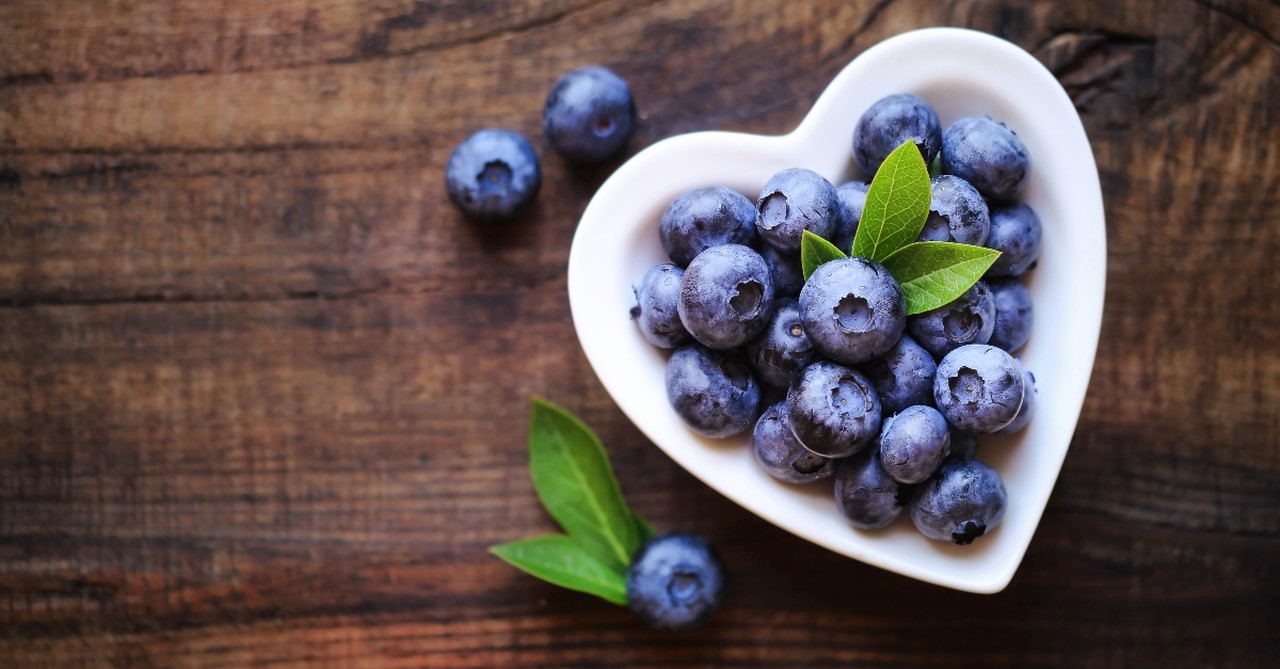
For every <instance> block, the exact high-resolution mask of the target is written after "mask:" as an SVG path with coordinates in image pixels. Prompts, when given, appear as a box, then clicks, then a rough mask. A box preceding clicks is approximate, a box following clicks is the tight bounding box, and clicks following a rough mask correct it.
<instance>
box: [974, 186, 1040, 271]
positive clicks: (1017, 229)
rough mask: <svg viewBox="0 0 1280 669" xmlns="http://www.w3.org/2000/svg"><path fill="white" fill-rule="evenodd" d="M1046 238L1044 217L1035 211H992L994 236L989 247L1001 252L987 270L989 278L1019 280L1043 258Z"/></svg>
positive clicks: (1015, 207)
mask: <svg viewBox="0 0 1280 669" xmlns="http://www.w3.org/2000/svg"><path fill="white" fill-rule="evenodd" d="M1042 234H1043V229H1042V228H1041V225H1040V217H1039V216H1036V212H1035V211H1034V210H1032V209H1031V207H1028V206H1027V205H1025V204H1018V205H1004V206H996V207H992V209H991V233H990V234H989V235H987V241H986V243H985V246H987V247H988V248H993V249H995V250H997V251H999V252H1000V257H999V258H996V261H995V262H994V263H992V264H991V267H990V268H988V269H987V276H988V277H997V276H1019V275H1021V274H1022V273H1023V272H1025V271H1027V269H1028V268H1030V267H1031V263H1034V262H1035V261H1036V258H1037V257H1038V256H1039V255H1040V237H1041V236H1042Z"/></svg>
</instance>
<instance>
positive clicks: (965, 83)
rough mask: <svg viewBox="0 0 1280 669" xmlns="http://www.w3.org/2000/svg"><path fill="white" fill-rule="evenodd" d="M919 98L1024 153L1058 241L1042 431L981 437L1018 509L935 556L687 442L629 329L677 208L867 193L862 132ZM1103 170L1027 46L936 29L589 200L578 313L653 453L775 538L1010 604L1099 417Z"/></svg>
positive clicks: (732, 457) (1050, 252)
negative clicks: (1076, 452) (1020, 570)
mask: <svg viewBox="0 0 1280 669" xmlns="http://www.w3.org/2000/svg"><path fill="white" fill-rule="evenodd" d="M901 91H908V92H912V93H916V94H918V95H921V96H922V97H924V98H925V99H926V100H928V101H929V102H930V103H931V104H933V106H934V107H935V109H937V111H938V114H939V115H940V116H941V118H942V122H943V126H944V127H945V126H946V125H947V124H949V123H951V122H952V121H954V120H956V119H958V118H961V117H964V116H974V115H982V114H986V115H989V116H991V117H992V118H995V119H996V120H1000V121H1004V122H1005V123H1007V124H1008V125H1009V127H1010V128H1012V129H1013V130H1014V131H1015V132H1017V134H1018V136H1019V137H1020V138H1022V140H1023V141H1024V143H1025V144H1026V145H1027V148H1028V150H1029V152H1030V154H1031V159H1032V169H1031V173H1030V175H1029V180H1028V183H1027V185H1026V187H1025V190H1024V192H1023V196H1022V198H1021V199H1022V201H1024V202H1026V203H1028V204H1030V205H1031V207H1032V208H1033V209H1035V211H1036V212H1037V213H1038V214H1039V216H1040V218H1041V221H1042V223H1043V225H1044V240H1043V244H1042V251H1041V255H1040V258H1039V261H1038V263H1037V265H1036V267H1035V269H1034V270H1033V271H1032V272H1030V273H1029V275H1028V276H1027V277H1026V282H1027V285H1028V287H1029V288H1030V289H1031V293H1032V296H1033V298H1034V304H1035V322H1034V325H1033V328H1032V334H1031V340H1030V342H1029V343H1028V344H1027V346H1026V347H1025V349H1024V350H1023V351H1022V352H1021V357H1022V360H1023V362H1024V364H1025V365H1026V366H1027V368H1028V369H1030V370H1031V371H1032V372H1033V373H1034V374H1035V376H1036V379H1037V389H1038V398H1037V405H1036V414H1035V417H1034V418H1033V420H1032V421H1031V423H1030V425H1028V427H1027V428H1026V429H1024V430H1023V431H1022V432H1020V433H1019V434H1017V435H1012V436H987V437H983V438H980V440H979V443H980V444H981V446H980V448H979V451H978V459H980V460H982V461H984V462H986V463H987V464H989V465H991V466H993V467H995V468H996V470H997V471H999V472H1000V474H1001V476H1002V477H1003V478H1004V481H1005V484H1006V487H1007V488H1008V492H1009V508H1008V513H1007V515H1006V517H1005V520H1004V523H1003V524H1002V525H1001V526H1000V527H999V528H997V529H996V530H994V531H993V532H992V533H990V534H989V535H988V536H985V537H983V538H982V539H980V540H979V541H976V542H974V543H973V544H972V545H970V546H954V545H949V544H945V543H941V542H935V541H930V540H928V539H926V538H924V537H923V536H922V535H920V534H919V533H918V532H917V531H916V530H915V528H914V527H912V526H911V521H910V519H909V518H907V515H906V514H903V517H901V518H900V519H899V520H898V521H897V522H895V523H894V524H893V525H892V526H890V527H889V528H887V529H885V530H881V531H878V532H863V531H859V530H855V529H852V528H851V527H849V526H848V524H847V523H846V522H845V520H844V518H843V517H842V516H841V515H840V513H839V511H838V510H837V509H836V507H835V503H834V501H833V495H832V487H831V483H830V482H829V481H828V482H821V483H818V484H813V485H809V486H792V485H788V484H784V483H780V482H778V481H775V480H774V479H772V478H770V477H769V476H768V475H767V474H765V473H764V472H763V470H762V469H761V468H760V467H759V466H758V465H757V464H756V463H755V461H754V458H753V457H752V455H751V448H750V435H749V434H744V435H741V436H738V437H734V438H730V439H725V440H712V439H705V438H702V437H699V436H698V435H696V434H695V433H693V432H692V431H690V430H688V429H687V428H686V427H685V426H684V425H683V423H682V422H681V421H680V419H679V417H678V416H676V414H675V413H674V412H673V411H672V410H671V408H670V406H669V405H668V403H667V399H666V390H665V365H666V359H667V356H668V354H669V352H668V351H664V350H660V349H657V348H654V347H653V346H651V345H649V344H648V343H647V342H646V341H645V340H644V338H643V337H641V336H640V334H639V332H638V330H637V329H636V327H635V325H634V323H632V322H631V321H630V318H629V316H628V310H629V309H630V308H631V306H632V305H633V304H634V295H633V292H632V286H633V285H634V284H635V283H636V282H638V281H639V279H640V277H641V276H643V275H644V273H645V271H646V270H647V269H649V268H650V267H652V266H653V265H655V264H657V263H660V262H666V261H667V260H668V259H667V258H666V255H665V253H664V252H663V250H662V246H661V243H660V242H659V239H658V232H657V227H658V219H659V218H660V216H661V214H662V212H663V210H664V209H665V208H666V206H667V204H669V203H670V202H671V201H672V200H673V199H675V198H676V197H677V196H679V195H680V194H682V193H684V192H687V191H689V190H692V189H694V188H699V187H703V186H712V185H726V186H729V187H731V188H734V189H736V190H738V191H740V192H742V193H744V194H745V195H747V196H748V197H750V198H752V199H753V200H754V199H755V197H756V196H757V195H758V194H759V191H760V188H761V187H762V186H763V185H764V183H765V182H766V181H767V180H768V179H769V177H770V176H772V175H773V174H774V173H776V172H777V171H779V170H781V169H784V168H787V167H806V168H809V169H812V170H815V171H817V172H819V173H820V174H823V175H824V176H826V177H827V178H828V179H831V180H832V181H833V182H834V183H836V184H839V183H842V182H844V181H847V180H848V179H850V178H852V177H855V176H858V175H857V174H856V172H855V170H856V168H855V167H854V166H853V163H852V160H851V159H850V148H851V138H852V136H853V126H854V124H855V123H856V122H857V119H858V117H859V116H860V115H861V113H862V111H863V110H865V109H866V108H867V107H868V106H870V105H871V104H872V103H873V102H875V101H876V100H878V99H879V98H881V97H883V96H885V95H888V94H891V93H896V92H901ZM1104 225H1105V224H1104V219H1103V208H1102V196H1101V191H1100V188H1099V184H1098V175H1097V168H1096V166H1095V164H1094V160H1093V154H1092V152H1091V150H1090V147H1089V143H1088V139H1087V138H1086V136H1085V133H1084V128H1083V126H1082V124H1081V122H1080V118H1079V116H1078V115H1077V113H1076V111H1075V108H1074V106H1073V105H1072V103H1071V100H1070V98H1069V97H1068V96H1067V95H1066V93H1065V92H1064V91H1063V90H1062V88H1061V86H1060V85H1059V84H1058V82H1057V81H1056V79H1054V77H1053V75H1052V74H1051V73H1049V72H1048V71H1047V70H1046V69H1045V68H1044V67H1043V66H1042V65H1040V63H1039V62H1038V61H1036V60H1035V59H1034V58H1033V57H1032V56H1031V55H1029V54H1028V53H1026V52H1025V51H1023V50H1021V49H1019V48H1018V47H1016V46H1014V45H1012V44H1010V43H1008V42H1005V41H1003V40H1000V39H998V38H995V37H992V36H990V35H986V34H984V33H979V32H974V31H969V30H961V29H955V28H929V29H924V30H918V31H914V32H910V33H904V34H902V35H899V36H897V37H894V38H892V39H889V40H886V41H885V42H882V43H880V44H878V45H876V46H874V47H872V48H870V49H868V50H867V51H866V52H864V53H863V54H861V55H860V56H859V57H858V58H856V59H855V60H854V61H853V62H852V63H850V64H849V65H848V66H847V67H846V68H845V69H844V70H843V71H842V72H841V73H840V74H839V75H838V76H837V77H836V78H835V80H833V82H832V83H831V85H830V86H829V87H828V88H827V90H826V91H825V92H824V93H823V94H822V96H821V97H820V98H819V99H818V101H817V102H816V103H815V104H814V107H813V109H812V111H811V112H810V113H809V114H808V116H806V118H805V119H804V121H803V122H802V123H801V124H800V126H799V127H797V128H796V129H795V130H794V131H793V132H791V133H789V134H787V135H782V136H770V137H766V136H758V135H745V134H739V133H727V132H702V133H692V134H688V135H682V136H677V137H673V138H670V139H667V140H664V141H662V142H659V143H656V144H654V145H653V146H651V147H649V148H647V149H645V150H644V151H642V152H640V153H638V154H637V155H636V156H635V157H633V158H632V159H631V160H629V161H627V163H625V164H624V165H622V166H621V167H619V169H618V170H617V171H616V172H615V173H614V174H613V175H612V176H611V177H610V178H609V179H608V180H607V181H606V182H605V183H604V184H603V185H602V186H601V187H600V189H599V191H598V192H597V194H596V195H595V197H594V198H593V199H592V200H591V202H590V204H589V205H588V207H587V209H586V211H585V212H584V214H583V217H582V220H581V222H580V223H579V227H578V230H577V233H576V234H575V237H574V240H573V246H572V249H571V252H570V258H569V298H570V306H571V309H572V313H573V320H574V325H575V328H576V329H577V332H578V337H579V339H580V341H581V343H582V346H583V350H584V351H585V353H586V355H587V358H588V360H589V361H590V363H591V365H592V367H593V369H594V370H595V371H596V373H597V375H599V377H600V379H601V382H602V383H603V384H604V386H605V388H606V389H607V390H608V391H609V393H610V394H611V395H612V396H613V398H614V400H615V401H616V402H617V404H618V406H619V407H620V408H621V409H622V410H623V411H624V412H625V413H626V414H627V416H628V417H629V418H630V419H631V420H632V421H633V422H635V424H636V425H637V426H638V427H639V428H640V429H641V431H643V432H644V433H645V435H646V436H647V437H649V438H650V439H651V440H652V441H653V442H654V444H656V445H657V446H658V447H660V448H661V449H663V451H665V452H666V453H667V454H668V455H669V456H670V457H671V458H673V459H674V460H675V461H676V462H678V463H679V464H680V465H681V466H683V467H685V468H686V469H687V470H689V471H690V472H691V473H693V474H694V475H695V476H697V477H698V478H700V479H701V480H703V481H704V482H706V483H707V484H708V485H710V486H712V487H713V488H715V489H717V490H718V491H720V492H721V493H723V494H724V495H726V496H728V497H729V498H731V499H733V500H734V501H735V502H737V503H738V504H740V505H742V506H744V507H746V508H747V509H750V510H751V511H753V512H755V513H756V514H758V515H760V516H761V517H763V518H765V519H767V520H769V521H770V522H773V523H774V524H776V525H778V526H780V527H782V528H784V529H786V530H788V531H790V532H793V533H794V534H796V535H799V536H801V537H804V538H806V539H808V540H810V541H813V542H815V543H817V544H820V545H822V546H825V547H827V548H829V549H831V550H834V551H836V552H839V553H842V554H845V555H848V556H850V557H854V558H857V559H859V560H862V561H864V562H867V563H870V564H874V565H877V566H879V567H883V568H885V569H889V570H892V571H895V572H898V573H901V574H905V575H908V576H911V577H914V578H918V579H922V580H925V581H929V582H932V583H937V584H939V585H944V586H948V587H952V588H957V589H961V590H968V591H972V592H996V591H999V590H1000V589H1002V588H1004V586H1005V585H1006V584H1007V583H1008V582H1009V579H1010V578H1012V576H1013V573H1014V571H1015V570H1016V569H1017V566H1018V564H1019V562H1021V560H1022V556H1023V554H1024V553H1025V551H1026V548H1027V545H1028V544H1029V543H1030V540H1031V536H1032V534H1033V533H1034V532H1035V528H1036V525H1037V523H1038V522H1039V519H1040V516H1041V513H1042V512H1043V510H1044V506H1045V504H1046V502H1047V500H1048V496H1049V493H1050V492H1051V490H1052V488H1053V485H1054V482H1055V480H1056V479H1057V476H1058V471H1059V469H1060V468H1061V466H1062V461H1063V458H1064V457H1065V455H1066V451H1067V447H1068V445H1069V444H1070V441H1071V436H1072V433H1073V432H1074V430H1075V424H1076V420H1077V418H1078V416H1079V412H1080V407H1081V404H1082V403H1083V400H1084V394H1085V390H1086V387H1087V385H1088V380H1089V373H1090V371H1091V369H1092V366H1093V358H1094V352H1095V350H1096V347H1097V338H1098V331H1099V326H1100V324H1101V316H1102V299H1103V288H1104V280H1105V268H1106V246H1105V229H1104Z"/></svg>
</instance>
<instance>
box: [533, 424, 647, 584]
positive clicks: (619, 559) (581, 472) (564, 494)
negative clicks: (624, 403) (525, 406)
mask: <svg viewBox="0 0 1280 669" xmlns="http://www.w3.org/2000/svg"><path fill="white" fill-rule="evenodd" d="M529 474H530V476H531V477H532V478H533V488H534V490H536V491H537V493H538V497H539V499H541V500H542V505H543V506H544V507H546V509H547V513H550V514H551V517H552V518H555V519H556V522H557V523H560V527H563V528H564V530H565V532H568V533H569V536H570V537H572V538H573V539H574V541H576V542H577V543H578V545H580V546H581V547H582V548H583V549H584V550H586V551H587V552H588V553H590V554H591V555H592V556H594V557H595V558H596V559H598V560H600V561H601V562H603V563H605V564H607V565H609V566H610V567H612V568H614V569H622V570H625V569H626V568H627V565H628V564H629V563H630V562H631V555H632V554H633V553H635V551H636V549H637V548H639V547H640V532H639V530H638V528H637V525H636V522H635V516H634V514H632V513H631V509H629V508H628V507H627V503H626V502H625V501H624V500H623V499H622V490H621V489H620V488H619V487H618V480H617V479H616V478H614V476H613V469H612V468H611V467H610V466H609V458H608V456H606V455H605V452H604V446H603V445H602V444H601V443H600V439H599V438H598V437H596V435H595V433H594V432H592V431H591V429H590V428H588V427H587V426H586V425H584V424H583V423H582V421H580V420H578V419H577V418H575V417H574V416H573V415H572V414H570V413H569V412H568V411H565V410H564V409H563V408H561V407H559V406H556V405H555V404H552V403H551V402H548V401H546V400H544V399H540V398H534V400H533V416H532V418H531V419H530V425H529Z"/></svg>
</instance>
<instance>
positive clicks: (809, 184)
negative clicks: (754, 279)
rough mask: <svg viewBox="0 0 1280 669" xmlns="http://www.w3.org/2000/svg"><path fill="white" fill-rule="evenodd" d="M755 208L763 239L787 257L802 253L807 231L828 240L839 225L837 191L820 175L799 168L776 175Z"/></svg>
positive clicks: (768, 183) (763, 191) (761, 193)
mask: <svg viewBox="0 0 1280 669" xmlns="http://www.w3.org/2000/svg"><path fill="white" fill-rule="evenodd" d="M756 208H757V209H759V210H760V217H759V218H758V219H756V226H757V227H758V228H759V230H760V237H761V238H762V239H764V241H765V243H766V244H770V245H772V246H773V247H774V248H776V249H778V250H779V251H782V252H783V253H786V254H788V255H797V254H799V253H800V238H801V236H802V235H803V234H804V231H805V230H808V231H809V232H812V233H813V234H815V235H818V236H819V237H823V238H827V239H829V238H830V237H831V236H832V233H834V232H835V231H836V228H837V226H839V224H840V203H839V201H838V200H837V198H836V187H835V186H832V185H831V182H830V181H827V180H826V179H825V178H823V176H822V175H821V174H818V173H817V172H812V171H810V170H806V169H801V168H798V167H796V168H791V169H785V170H782V171H781V172H778V173H777V174H775V175H773V177H772V178H770V179H769V181H768V182H767V183H766V184H765V185H764V188H763V189H762V190H761V191H760V199H758V200H756Z"/></svg>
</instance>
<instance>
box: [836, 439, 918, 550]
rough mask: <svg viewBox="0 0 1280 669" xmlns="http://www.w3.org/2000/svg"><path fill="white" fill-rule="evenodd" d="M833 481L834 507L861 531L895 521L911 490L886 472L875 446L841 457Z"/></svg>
mask: <svg viewBox="0 0 1280 669" xmlns="http://www.w3.org/2000/svg"><path fill="white" fill-rule="evenodd" d="M835 482H836V485H835V494H836V506H837V507H838V508H839V509H840V513H842V514H844V517H845V519H846V520H848V521H849V524H850V525H852V526H854V527H856V528H857V529H860V530H878V529H881V528H884V527H887V526H888V525H889V524H890V523H892V522H893V521H895V520H897V519H898V516H900V515H902V510H903V508H905V507H906V503H907V498H908V497H909V496H910V490H911V489H910V487H909V486H904V485H902V484H901V483H898V482H897V481H895V480H893V478H892V477H891V476H889V475H888V474H887V473H885V471H884V468H883V467H881V466H880V453H879V452H878V451H877V450H876V449H874V448H868V449H866V450H863V451H862V452H861V453H858V454H857V455H854V456H853V457H849V458H845V459H843V460H840V463H839V464H838V465H837V466H836V472H835Z"/></svg>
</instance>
